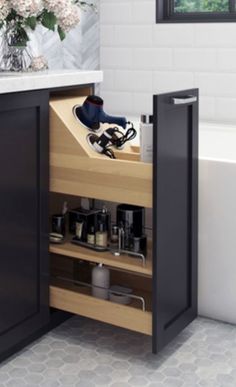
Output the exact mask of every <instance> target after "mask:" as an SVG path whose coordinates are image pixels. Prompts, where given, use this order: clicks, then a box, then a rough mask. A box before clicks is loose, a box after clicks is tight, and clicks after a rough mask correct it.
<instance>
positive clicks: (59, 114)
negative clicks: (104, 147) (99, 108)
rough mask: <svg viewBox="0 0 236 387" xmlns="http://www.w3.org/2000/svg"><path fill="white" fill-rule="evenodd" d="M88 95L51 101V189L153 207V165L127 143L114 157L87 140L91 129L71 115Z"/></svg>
mask: <svg viewBox="0 0 236 387" xmlns="http://www.w3.org/2000/svg"><path fill="white" fill-rule="evenodd" d="M84 99H85V97H81V98H73V97H69V98H64V99H63V98H60V99H56V100H54V99H53V100H52V101H51V102H50V110H51V112H50V114H51V123H50V132H51V134H50V168H51V169H50V189H51V191H52V192H59V193H65V194H70V195H78V196H84V197H89V198H94V199H101V200H109V201H114V202H119V203H120V202H125V203H128V204H136V205H140V206H144V207H149V208H151V207H152V165H151V164H147V163H143V162H140V161H138V159H139V153H138V152H137V151H138V148H137V147H136V148H134V147H132V146H129V145H127V146H126V151H122V152H121V151H118V152H117V154H118V155H119V157H120V159H116V160H111V159H109V158H107V157H106V156H104V155H100V154H98V153H96V152H94V151H93V150H92V149H91V148H90V146H89V145H88V143H87V140H86V136H87V134H88V130H87V129H86V128H84V127H83V126H82V125H80V124H79V122H77V121H76V119H75V118H74V116H73V114H72V108H73V106H74V105H75V104H82V103H83V101H84Z"/></svg>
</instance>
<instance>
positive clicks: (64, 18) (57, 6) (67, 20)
mask: <svg viewBox="0 0 236 387" xmlns="http://www.w3.org/2000/svg"><path fill="white" fill-rule="evenodd" d="M44 6H45V8H47V9H48V10H49V11H50V12H53V13H54V15H55V16H56V18H57V20H58V25H59V26H60V27H61V28H62V30H63V31H64V32H68V31H70V30H71V29H72V28H74V27H76V26H77V24H79V22H80V11H79V7H78V6H77V5H75V4H74V2H73V1H72V0H44Z"/></svg>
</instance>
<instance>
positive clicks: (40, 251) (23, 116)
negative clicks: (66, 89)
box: [0, 91, 49, 358]
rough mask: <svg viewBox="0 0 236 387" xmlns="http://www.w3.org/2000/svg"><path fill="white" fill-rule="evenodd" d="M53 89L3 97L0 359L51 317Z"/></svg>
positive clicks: (0, 126) (0, 111)
mask: <svg viewBox="0 0 236 387" xmlns="http://www.w3.org/2000/svg"><path fill="white" fill-rule="evenodd" d="M48 109H49V94H48V92H47V91H39V92H27V93H14V94H6V95H1V96H0V358H3V357H5V356H6V355H7V354H8V353H10V352H12V351H14V348H16V347H17V346H18V344H19V343H22V342H23V341H24V340H26V339H29V337H30V336H31V335H33V334H34V333H35V332H36V331H37V330H39V329H40V328H42V327H43V326H45V325H46V324H47V323H48V322H49V301H48V298H49V296H48V286H49V285H48V284H49V268H48V266H49V258H48V191H49V172H48V169H49V168H48V165H49V162H48V159H49V146H48V144H49V141H48Z"/></svg>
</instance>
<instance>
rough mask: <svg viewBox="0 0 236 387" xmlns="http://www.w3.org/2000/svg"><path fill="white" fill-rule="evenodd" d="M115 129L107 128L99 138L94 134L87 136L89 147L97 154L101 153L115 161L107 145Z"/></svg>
mask: <svg viewBox="0 0 236 387" xmlns="http://www.w3.org/2000/svg"><path fill="white" fill-rule="evenodd" d="M116 130H117V128H116V127H115V128H109V129H107V130H105V131H104V132H103V133H102V135H101V136H97V135H96V134H93V133H90V134H88V136H87V141H88V143H89V145H90V146H91V147H92V148H93V150H95V151H96V152H98V153H103V154H105V155H106V156H108V157H110V158H111V159H115V155H114V152H113V151H112V149H109V145H110V144H111V140H112V137H113V135H114V133H115V132H116Z"/></svg>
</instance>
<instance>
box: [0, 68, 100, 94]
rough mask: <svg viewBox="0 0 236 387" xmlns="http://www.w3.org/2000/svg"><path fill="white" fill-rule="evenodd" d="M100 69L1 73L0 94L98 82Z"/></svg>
mask: <svg viewBox="0 0 236 387" xmlns="http://www.w3.org/2000/svg"><path fill="white" fill-rule="evenodd" d="M102 80H103V73H102V71H84V70H47V71H42V72H29V73H1V72H0V94H5V93H14V92H19V91H29V90H42V89H51V88H56V87H64V86H65V87H66V86H75V85H86V84H90V83H100V82H102Z"/></svg>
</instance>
